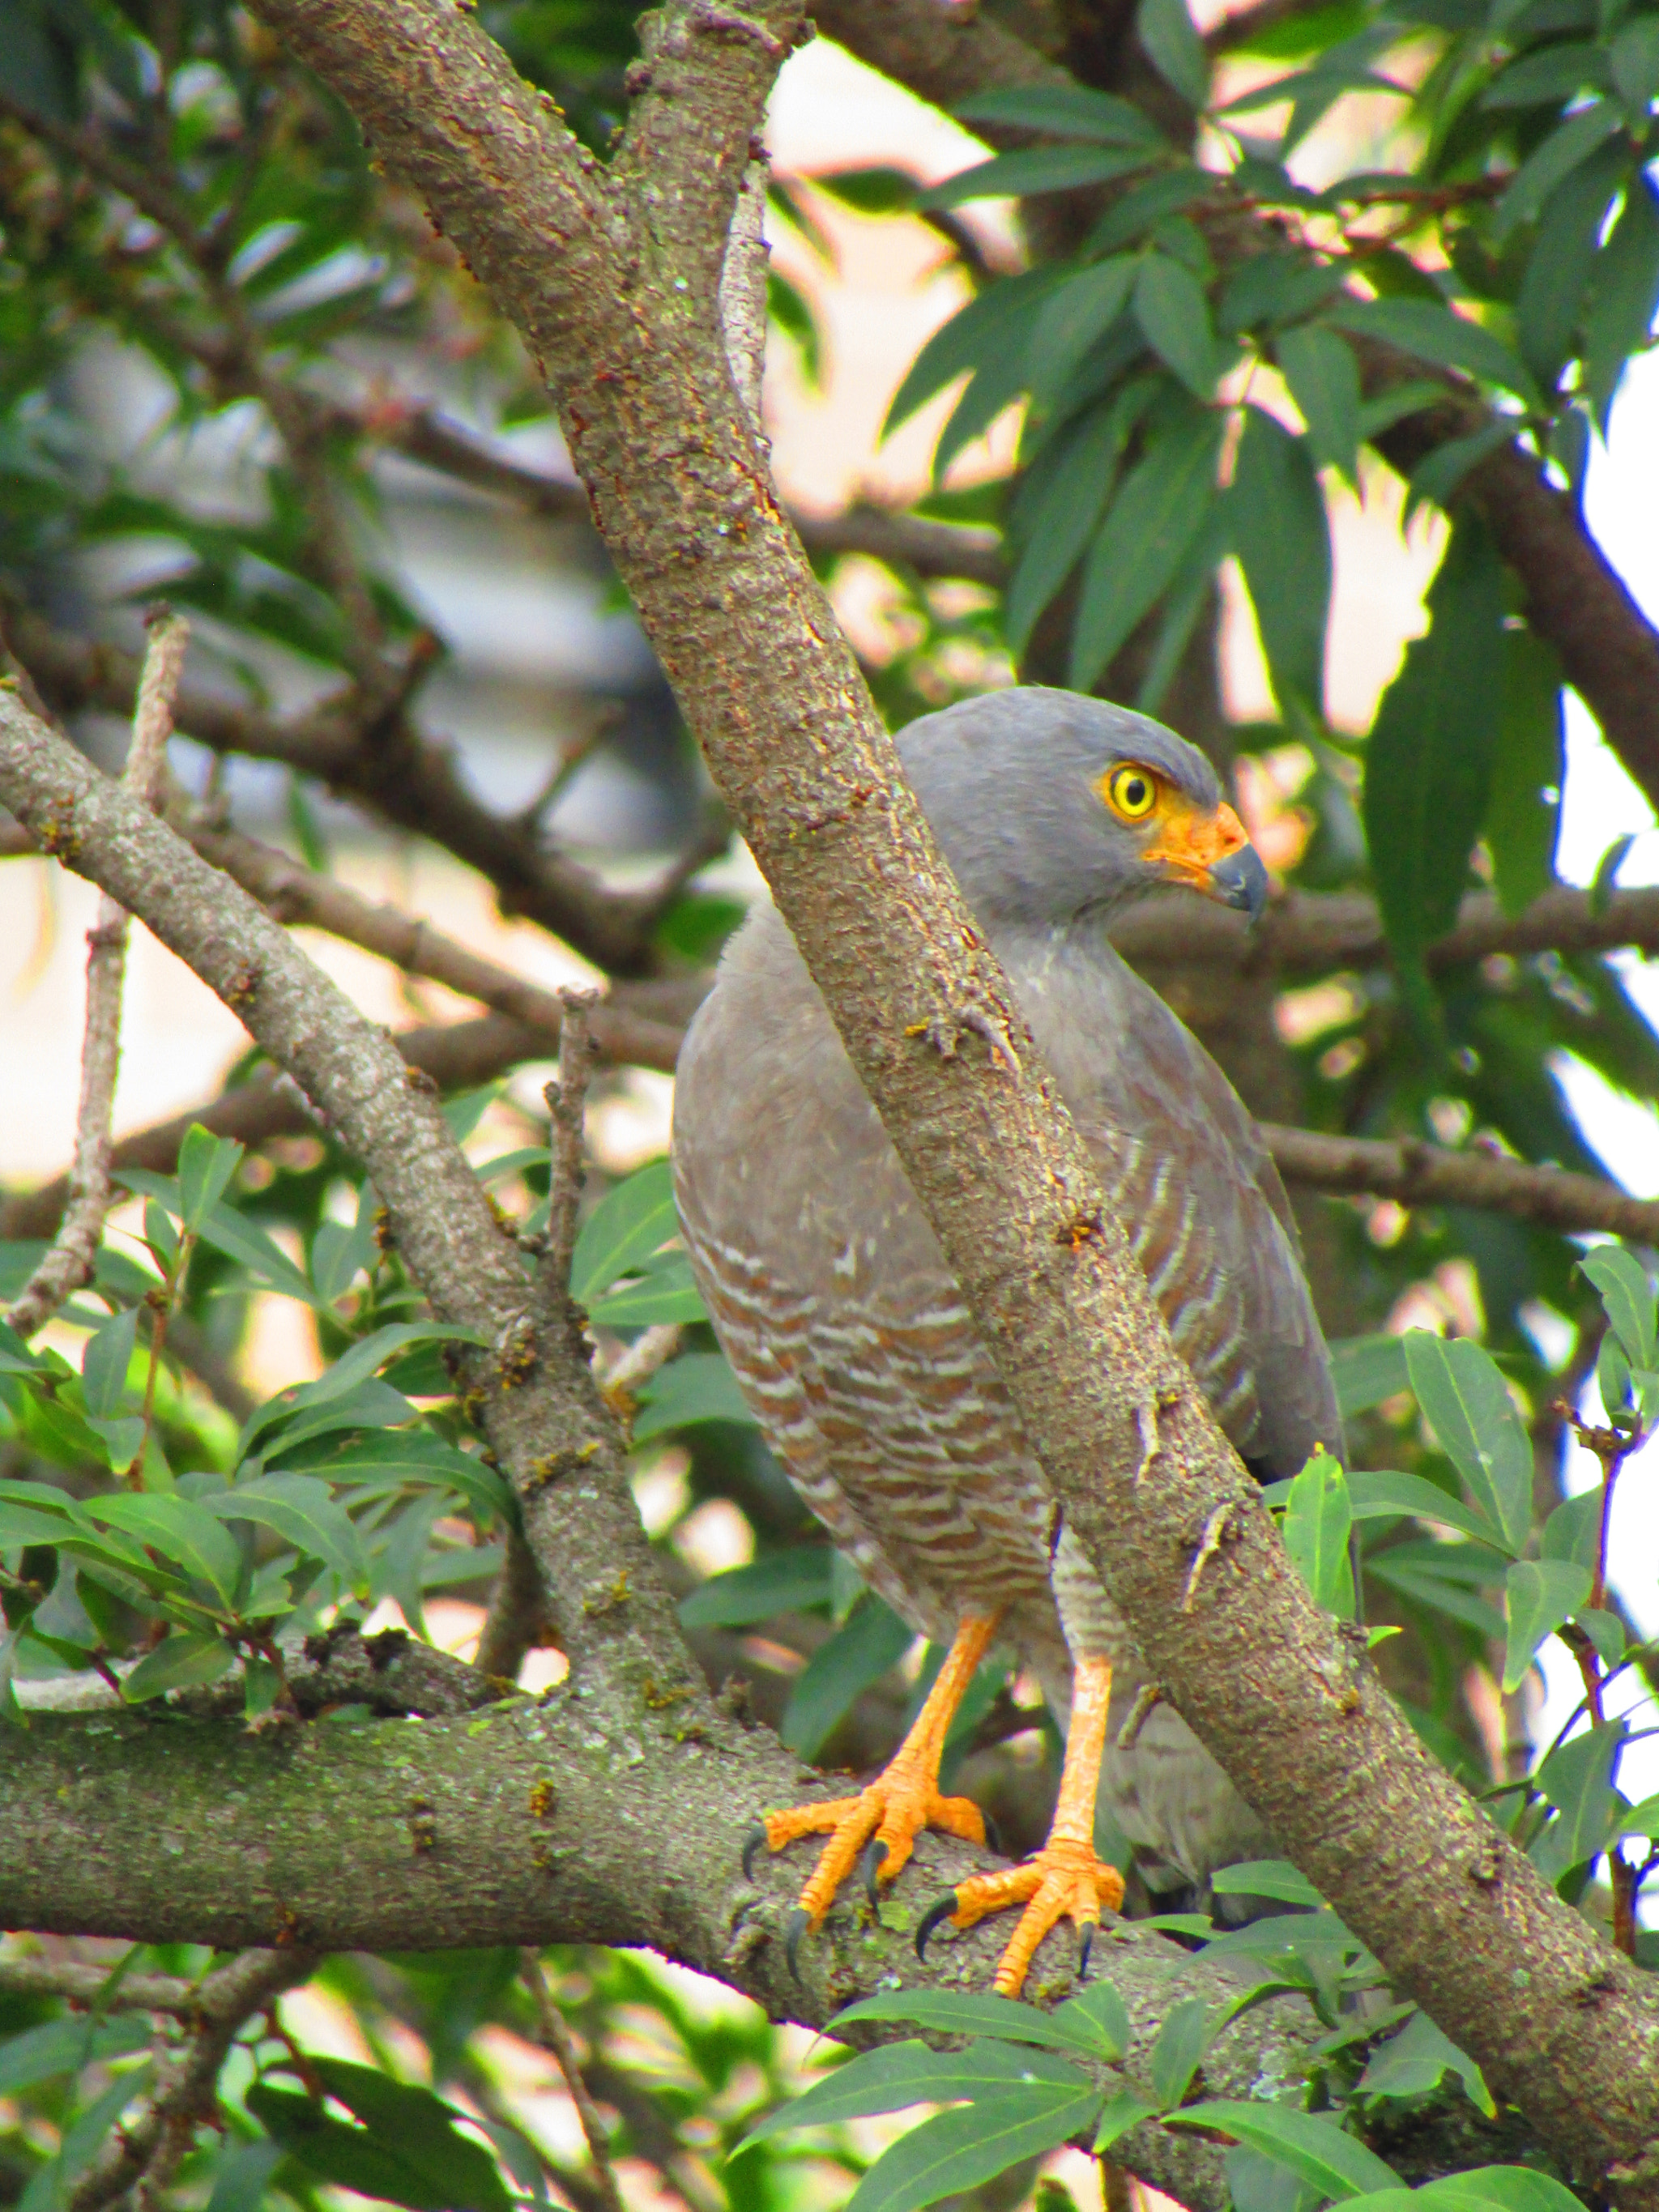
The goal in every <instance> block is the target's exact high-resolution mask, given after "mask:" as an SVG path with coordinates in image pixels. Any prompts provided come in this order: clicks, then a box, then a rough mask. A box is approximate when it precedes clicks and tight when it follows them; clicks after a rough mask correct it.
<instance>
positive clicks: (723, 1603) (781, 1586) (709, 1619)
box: [680, 1544, 834, 1628]
mask: <svg viewBox="0 0 1659 2212" xmlns="http://www.w3.org/2000/svg"><path fill="white" fill-rule="evenodd" d="M833 1557H834V1554H833V1553H832V1552H831V1551H830V1548H829V1545H828V1544H801V1545H798V1546H796V1547H794V1548H793V1550H790V1551H787V1552H775V1553H773V1555H772V1556H771V1558H769V1559H757V1560H756V1561H755V1563H754V1565H752V1566H748V1567H732V1569H730V1570H729V1571H727V1572H726V1574H723V1575H714V1576H711V1577H710V1578H709V1579H708V1581H707V1582H706V1583H703V1585H702V1589H695V1590H693V1591H692V1593H691V1595H690V1597H687V1598H682V1599H681V1601H680V1622H681V1625H682V1626H684V1627H686V1628H746V1627H749V1626H751V1625H752V1623H754V1622H755V1621H757V1620H772V1619H773V1617H774V1616H775V1614H777V1613H793V1612H795V1611H797V1610H799V1608H801V1607H810V1606H815V1605H827V1604H828V1603H829V1597H830V1563H831V1560H832V1559H833Z"/></svg>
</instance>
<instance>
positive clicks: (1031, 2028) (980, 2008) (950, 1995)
mask: <svg viewBox="0 0 1659 2212" xmlns="http://www.w3.org/2000/svg"><path fill="white" fill-rule="evenodd" d="M858 2020H903V2021H914V2022H915V2025H916V2026H917V2027H930V2028H933V2030H935V2031H936V2032H937V2033H939V2034H940V2035H990V2036H994V2037H996V2038H997V2039H998V2040H999V2041H1000V2042H1003V2043H1035V2044H1038V2045H1042V2046H1043V2047H1044V2048H1046V2049H1048V2050H1050V2051H1068V2050H1070V2051H1075V2050H1077V2049H1078V2048H1079V2045H1078V2043H1077V2040H1076V2039H1075V2037H1074V2036H1073V2035H1070V2034H1068V2033H1066V2031H1065V2030H1064V2029H1063V2028H1060V2027H1056V2026H1055V2024H1054V2015H1053V2014H1052V2013H1043V2012H1039V2011H1038V2010H1037V2008H1036V2006H1035V2005H1028V2004H1018V2003H1016V2002H1014V2000H1013V1999H1012V1997H999V1996H975V1995H964V1994H962V1993H960V1992H958V1991H957V1990H882V1991H881V1992H880V1994H879V1995H878V1996H873V1997H860V2000H859V2002H857V2003H856V2004H850V2005H848V2007H847V2008H846V2009H845V2010H844V2011H842V2012H838V2013H837V2014H836V2016H835V2018H834V2020H832V2021H830V2022H829V2026H830V2027H832V2028H835V2027H842V2026H850V2025H851V2024H852V2022H853V2021H858Z"/></svg>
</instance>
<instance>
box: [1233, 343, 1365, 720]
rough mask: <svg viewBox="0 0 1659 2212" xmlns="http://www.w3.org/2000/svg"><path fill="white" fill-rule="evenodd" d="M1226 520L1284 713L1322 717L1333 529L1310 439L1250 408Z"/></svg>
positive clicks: (1248, 408) (1269, 416)
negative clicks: (1295, 710) (1297, 708)
mask: <svg viewBox="0 0 1659 2212" xmlns="http://www.w3.org/2000/svg"><path fill="white" fill-rule="evenodd" d="M1336 343H1337V344H1338V345H1339V346H1340V345H1341V343H1342V342H1341V340H1340V338H1339V339H1337V340H1336ZM1345 350H1346V349H1345ZM1227 513H1228V521H1229V526H1230V528H1231V534H1232V541H1233V544H1234V547H1235V549H1236V550H1237V554H1238V557H1239V562H1240V565H1241V566H1242V567H1243V571H1244V580H1245V582H1246V583H1247V584H1248V585H1249V591H1250V601H1251V604H1252V605H1253V606H1254V607H1255V619H1256V627H1257V629H1259V630H1260V632H1261V644H1262V649H1263V651H1264V652H1265V653H1266V654H1267V666H1268V668H1269V669H1270V670H1271V671H1272V674H1273V690H1275V692H1276V693H1277V694H1278V696H1279V706H1280V710H1281V712H1285V713H1288V712H1289V711H1290V709H1291V705H1292V702H1296V703H1298V704H1300V705H1302V706H1304V707H1305V708H1310V710H1311V711H1312V712H1313V713H1314V714H1320V713H1321V712H1322V708H1323V702H1324V696H1325V628H1326V622H1327V618H1328V615H1329V612H1330V604H1331V532H1330V524H1329V521H1328V518H1327V516H1326V513H1325V501H1324V495H1323V494H1322V492H1321V490H1320V489H1319V478H1318V477H1317V476H1316V473H1315V471H1314V464H1313V459H1312V455H1311V453H1310V446H1309V441H1307V440H1306V439H1304V438H1295V437H1292V436H1291V433H1290V432H1289V431H1288V430H1286V429H1285V427H1284V426H1283V424H1282V423H1279V422H1275V421H1274V419H1273V416H1271V415H1268V414H1266V413H1264V412H1263V410H1261V408H1259V407H1247V408H1246V409H1245V410H1244V431H1243V436H1242V437H1241V438H1240V440H1239V441H1238V452H1237V459H1236V460H1235V462H1234V465H1233V481H1232V488H1231V491H1230V492H1229V494H1228V498H1227Z"/></svg>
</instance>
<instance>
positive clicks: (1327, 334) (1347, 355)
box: [1273, 323, 1359, 484]
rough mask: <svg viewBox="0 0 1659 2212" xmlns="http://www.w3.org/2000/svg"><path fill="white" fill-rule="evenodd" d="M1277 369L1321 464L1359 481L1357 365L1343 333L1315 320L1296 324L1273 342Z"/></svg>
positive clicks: (1355, 482) (1282, 332) (1349, 478)
mask: <svg viewBox="0 0 1659 2212" xmlns="http://www.w3.org/2000/svg"><path fill="white" fill-rule="evenodd" d="M1273 352H1274V354H1275V356H1277V359H1278V362H1279V371H1280V374H1282V375H1283V377H1284V379H1285V383H1286V384H1287V385H1288V386H1289V387H1290V393H1291V398H1292V399H1294V400H1295V402H1296V404H1297V406H1298V407H1299V408H1300V409H1301V410H1302V418H1303V420H1304V422H1306V424H1307V426H1308V436H1309V438H1310V440H1311V441H1312V444H1313V449H1314V452H1315V453H1316V454H1317V456H1318V458H1319V465H1320V466H1321V467H1322V468H1327V469H1340V471H1341V472H1342V474H1343V475H1344V476H1345V477H1346V478H1347V479H1348V482H1349V483H1351V484H1357V483H1358V469H1359V364H1358V362H1357V361H1356V360H1355V359H1354V351H1353V348H1352V346H1351V345H1350V344H1349V343H1348V342H1347V340H1346V338H1344V337H1339V336H1338V334H1337V332H1336V331H1333V330H1328V329H1326V328H1325V326H1324V325H1322V324H1320V323H1298V324H1297V325H1295V326H1294V327H1293V328H1292V329H1290V330H1288V331H1280V332H1279V336H1278V337H1277V338H1276V339H1275V340H1274V341H1273Z"/></svg>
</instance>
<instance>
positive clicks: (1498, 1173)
mask: <svg viewBox="0 0 1659 2212" xmlns="http://www.w3.org/2000/svg"><path fill="white" fill-rule="evenodd" d="M1261 1133H1262V1135H1263V1136H1264V1137H1265V1138H1266V1139H1267V1149H1268V1151H1269V1152H1272V1154H1273V1161H1274V1164H1275V1165H1276V1166H1277V1167H1278V1169H1279V1173H1280V1175H1282V1176H1284V1178H1285V1182H1297V1183H1301V1184H1304V1185H1305V1186H1306V1187H1308V1188H1310V1189H1314V1190H1324V1191H1331V1192H1337V1191H1353V1192H1362V1193H1367V1194H1370V1196H1371V1197H1373V1198H1395V1199H1398V1200H1400V1202H1401V1205H1403V1206H1480V1207H1484V1208H1486V1210H1488V1211H1490V1212H1494V1213H1508V1214H1511V1215H1513V1216H1515V1217H1516V1218H1517V1219H1519V1220H1522V1221H1536V1222H1538V1223H1540V1224H1541V1225H1543V1226H1544V1227H1545V1228H1547V1229H1559V1231H1561V1232H1562V1233H1563V1235H1565V1236H1578V1235H1581V1234H1583V1232H1584V1231H1588V1230H1600V1231H1605V1232H1606V1233H1607V1234H1608V1235H1610V1236H1613V1237H1631V1238H1632V1239H1634V1241H1635V1242H1636V1243H1639V1244H1651V1245H1659V1199H1650V1198H1632V1196H1631V1195H1630V1194H1629V1193H1628V1192H1627V1191H1624V1190H1621V1189H1620V1188H1619V1186H1618V1184H1617V1183H1613V1182H1601V1180H1600V1179H1599V1178H1598V1177H1597V1176H1587V1175H1574V1174H1571V1173H1570V1172H1569V1171H1568V1170H1565V1169H1564V1168H1534V1167H1528V1165H1527V1164H1526V1163H1525V1162H1524V1161H1522V1160H1511V1159H1506V1158H1504V1155H1503V1154H1502V1153H1499V1152H1483V1151H1481V1150H1480V1148H1479V1146H1470V1147H1469V1148H1468V1150H1467V1151H1465V1152H1447V1151H1445V1150H1444V1149H1443V1147H1442V1146H1438V1145H1430V1144H1425V1143H1422V1142H1421V1141H1420V1140H1419V1139H1415V1138H1411V1137H1406V1138H1401V1139H1398V1140H1396V1141H1395V1142H1394V1143H1376V1142H1371V1141H1368V1140H1366V1139H1361V1138H1358V1137H1326V1136H1318V1135H1316V1134H1315V1133H1314V1132H1313V1131H1312V1130H1310V1129H1291V1128H1286V1127H1283V1126H1282V1125H1281V1124H1279V1123H1277V1122H1269V1121H1264V1122H1262V1123H1261Z"/></svg>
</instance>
